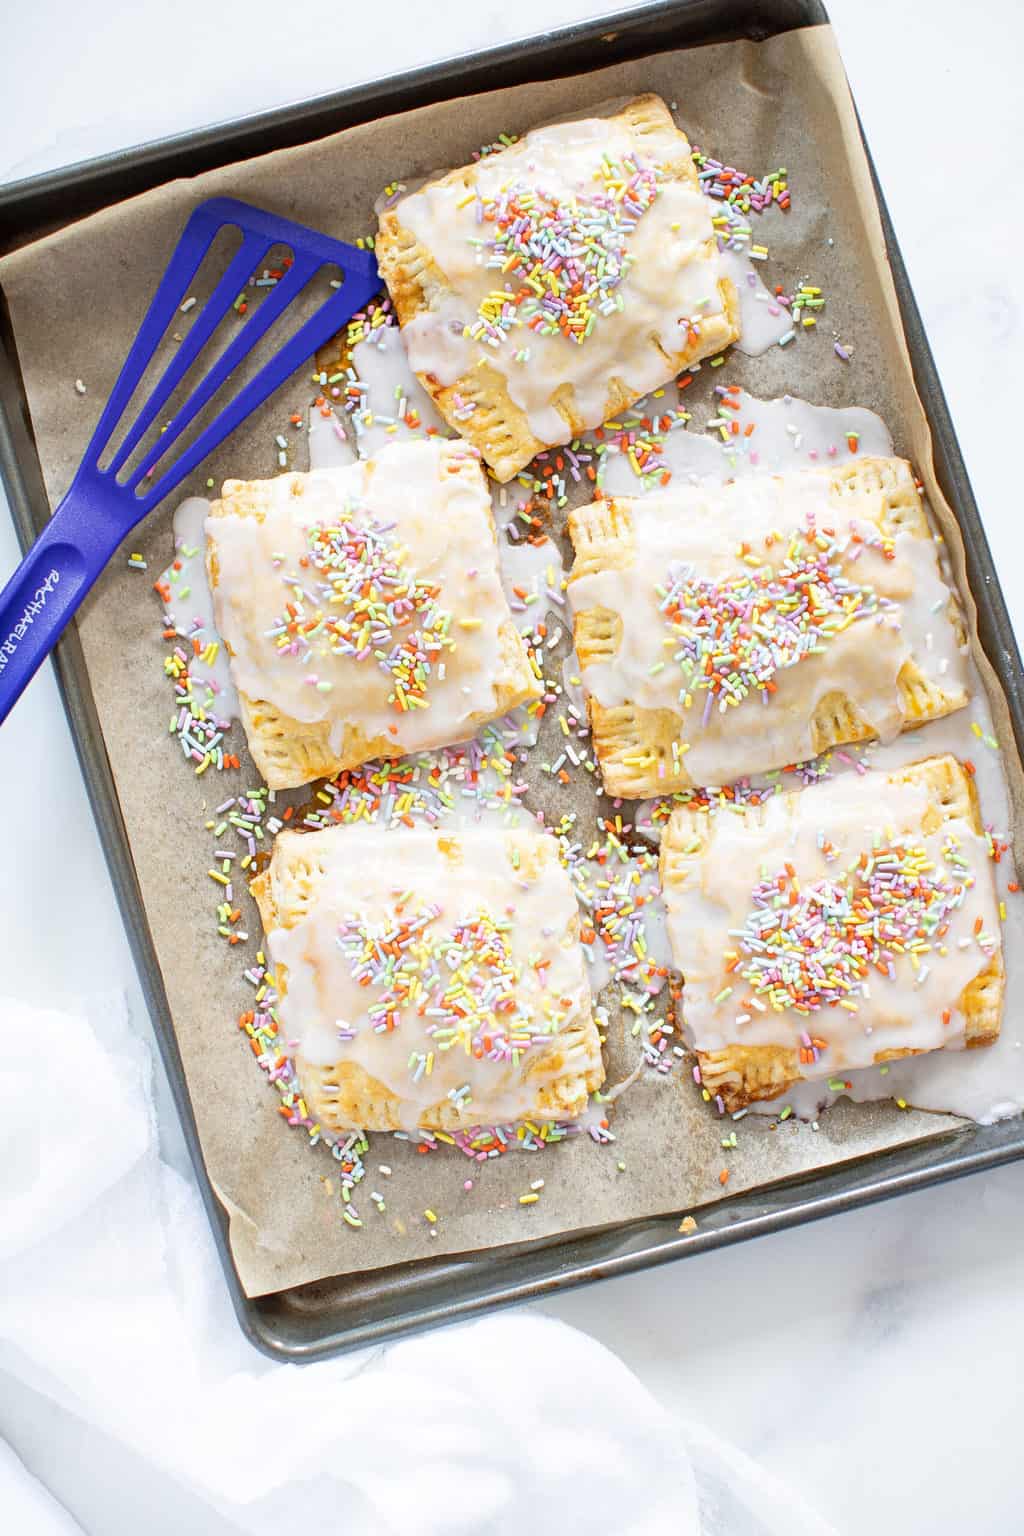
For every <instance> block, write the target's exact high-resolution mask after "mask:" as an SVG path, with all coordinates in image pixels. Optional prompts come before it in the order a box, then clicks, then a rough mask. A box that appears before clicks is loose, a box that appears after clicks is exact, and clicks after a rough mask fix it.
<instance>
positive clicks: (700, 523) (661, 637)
mask: <svg viewBox="0 0 1024 1536" xmlns="http://www.w3.org/2000/svg"><path fill="white" fill-rule="evenodd" d="M827 492H828V481H827V478H826V476H825V475H824V474H820V473H815V472H805V473H800V474H792V475H785V476H777V477H773V478H771V479H769V478H767V477H759V478H758V479H756V480H753V479H751V480H741V481H736V482H734V483H733V484H731V485H728V486H726V487H724V488H722V489H720V490H719V489H715V488H713V487H689V486H680V487H679V489H678V490H676V489H670V490H669V491H667V492H664V493H662V494H660V495H652V496H648V497H646V498H645V499H644V500H643V501H640V502H636V503H634V504H633V507H632V515H633V525H634V531H633V539H634V545H635V555H634V559H633V561H632V563H631V565H629V566H628V567H627V568H626V569H624V570H604V571H599V572H596V573H593V574H588V575H583V576H580V577H578V578H575V579H573V580H571V581H570V583H569V596H570V600H571V603H572V607H573V610H574V612H576V613H579V612H582V611H585V610H588V609H591V608H604V609H609V610H611V611H612V612H614V613H617V614H618V615H619V617H620V619H621V621H622V636H621V640H620V643H619V647H618V650H617V652H616V654H615V656H614V658H613V659H612V660H611V661H608V662H597V663H592V664H591V665H590V666H588V667H586V668H585V669H584V671H583V680H584V685H585V687H586V688H587V689H588V690H589V692H590V693H591V694H592V695H593V697H595V698H596V699H597V700H598V702H599V703H600V704H602V705H603V706H605V707H613V706H615V705H618V704H623V703H627V702H632V703H634V704H636V705H638V706H639V707H640V708H642V709H645V710H669V711H671V712H672V713H673V714H675V715H676V716H677V717H678V719H679V721H680V734H681V742H685V743H686V744H687V751H686V754H685V759H684V762H685V768H686V771H687V774H688V775H689V777H690V779H691V782H693V783H695V784H729V783H732V782H733V781H734V780H736V779H739V778H741V777H743V776H744V775H745V774H749V773H752V772H755V771H760V772H763V771H766V770H768V769H772V768H782V767H785V766H786V765H787V764H791V763H797V762H802V761H804V760H806V759H807V758H810V757H812V756H813V755H814V745H813V740H812V735H811V721H812V718H813V716H814V712H815V709H816V707H817V705H818V703H819V701H820V700H821V699H822V698H823V697H824V696H825V695H827V694H829V693H831V692H833V691H835V690H838V691H840V692H842V693H843V694H844V695H846V696H847V697H848V698H850V699H851V700H852V701H853V702H854V704H855V705H856V707H857V708H858V709H859V710H860V711H861V712H862V713H863V715H864V716H865V717H866V719H867V720H868V721H869V722H870V723H871V725H872V727H873V729H874V731H875V733H876V735H878V736H879V737H881V738H882V739H887V738H891V737H893V736H895V735H896V734H898V732H899V731H900V729H901V727H902V725H903V721H904V715H903V707H902V700H901V696H900V692H899V690H898V688H897V677H898V674H899V671H900V669H901V667H902V665H903V663H904V661H905V660H906V659H907V657H908V655H913V657H914V659H915V660H916V661H917V662H918V664H919V665H920V666H921V668H922V670H923V671H924V672H925V673H926V674H927V675H928V676H929V677H931V678H933V679H934V681H936V682H937V683H940V684H942V685H943V686H945V687H950V688H951V687H953V686H954V685H956V684H962V682H963V660H962V657H961V655H960V653H959V650H958V647H957V645H956V639H955V634H954V631H953V628H952V625H951V624H950V622H949V619H948V615H947V605H948V602H949V589H948V587H947V586H946V584H945V583H944V582H943V580H942V577H941V575H940V573H939V568H938V562H937V558H936V553H935V549H934V546H933V544H932V543H931V541H930V540H925V539H916V538H914V537H913V536H912V535H910V534H907V533H899V534H897V536H896V539H895V541H894V558H893V559H891V560H889V559H886V558H884V557H883V555H882V553H881V552H880V551H879V550H878V549H876V548H870V547H868V546H867V544H865V543H860V542H856V536H857V535H864V536H865V537H868V536H870V532H871V525H870V524H868V523H867V522H860V523H858V522H857V521H856V520H855V519H851V518H850V517H849V515H848V512H847V510H846V509H844V511H843V513H842V514H840V513H839V512H838V511H837V509H835V508H834V507H830V506H829V503H828V494H827ZM855 506H856V503H851V507H850V510H851V511H852V510H855ZM841 518H842V520H841ZM810 522H813V523H814V524H815V525H816V526H817V527H818V528H819V529H834V531H835V541H834V542H835V546H836V556H835V562H836V564H837V565H839V567H840V568H841V570H842V572H843V574H844V576H845V577H847V578H848V579H849V580H851V581H854V582H856V583H858V584H859V585H861V586H863V587H866V588H868V589H870V590H871V591H872V592H874V593H876V594H877V595H878V597H879V598H880V599H884V600H886V602H887V604H888V605H889V606H885V607H882V608H881V609H880V610H879V611H878V612H876V613H870V614H868V615H866V616H865V617H863V618H860V619H857V620H855V621H854V622H853V623H852V624H850V625H849V627H848V628H846V629H845V630H843V631H841V632H840V633H839V634H837V635H835V636H834V637H833V638H831V639H830V640H828V641H827V642H826V643H825V645H824V649H823V650H822V651H821V653H820V654H817V655H812V656H808V657H806V658H804V659H803V660H801V661H799V662H798V663H797V664H796V665H795V666H790V667H787V668H782V669H780V670H779V671H777V672H776V673H775V675H774V678H773V682H774V685H775V688H776V692H775V693H774V694H773V695H772V696H771V698H770V699H768V700H767V701H766V700H765V698H764V696H763V695H762V694H761V693H760V692H759V691H758V692H751V693H750V694H748V696H747V697H746V698H744V699H743V700H742V701H741V702H740V703H739V704H738V705H734V706H730V707H728V708H722V707H721V706H719V705H718V704H717V703H715V704H714V706H713V707H710V706H709V708H708V710H707V711H706V710H705V706H706V705H707V703H708V698H709V696H708V694H707V693H706V692H703V691H698V690H697V689H694V690H693V691H692V693H690V694H689V695H688V694H687V681H688V678H689V673H686V672H684V671H683V669H682V668H681V667H680V665H679V664H678V663H677V662H676V661H675V660H674V659H673V654H674V651H675V649H676V642H675V639H674V637H673V634H672V632H671V630H670V629H669V628H668V626H667V625H666V622H665V617H664V615H663V614H662V612H661V611H660V608H659V602H660V598H659V594H658V591H657V585H658V584H662V585H663V584H664V583H665V582H666V580H667V576H668V572H669V570H670V568H672V567H673V566H675V565H683V566H686V567H689V568H692V569H693V571H694V572H695V574H696V576H697V577H698V578H700V579H704V580H708V581H714V582H721V581H723V580H726V579H728V578H730V577H734V576H742V575H745V574H749V571H750V566H749V563H748V562H747V561H745V560H744V558H743V555H742V554H741V552H740V551H741V546H745V547H746V548H748V549H750V550H752V552H753V554H754V555H755V556H757V557H758V559H759V560H761V559H763V560H764V561H765V562H766V563H770V564H771V565H772V566H773V567H774V568H776V569H777V568H778V567H779V566H780V565H781V564H782V562H783V560H784V559H785V557H786V554H787V550H788V549H789V545H790V538H791V536H792V535H793V534H794V533H797V532H799V531H802V530H804V529H805V528H806V527H807V526H808V524H809V523H810ZM773 534H775V535H779V534H781V538H777V539H776V540H775V541H774V542H773V543H772V544H771V546H770V547H767V546H766V543H765V540H766V538H768V537H770V536H771V535H773ZM652 668H660V670H654V671H652ZM687 697H689V699H690V703H689V705H687V704H686V703H685V700H686V698H687Z"/></svg>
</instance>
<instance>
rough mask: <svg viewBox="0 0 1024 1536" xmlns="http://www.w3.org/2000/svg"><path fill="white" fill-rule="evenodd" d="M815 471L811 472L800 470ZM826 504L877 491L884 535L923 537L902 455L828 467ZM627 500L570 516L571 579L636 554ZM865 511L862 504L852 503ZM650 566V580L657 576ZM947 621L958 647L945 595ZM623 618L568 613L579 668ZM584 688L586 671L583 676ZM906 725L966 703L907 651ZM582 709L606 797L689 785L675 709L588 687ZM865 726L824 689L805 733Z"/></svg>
mask: <svg viewBox="0 0 1024 1536" xmlns="http://www.w3.org/2000/svg"><path fill="white" fill-rule="evenodd" d="M808 473H815V471H808ZM828 476H829V502H830V504H831V505H832V506H833V507H834V508H835V509H836V511H837V512H841V511H842V509H843V508H844V506H845V505H846V504H847V503H849V502H852V501H853V499H854V498H859V497H861V496H863V495H864V494H865V493H868V494H871V493H874V494H875V495H877V498H878V500H877V519H876V520H877V521H878V523H879V526H881V527H882V528H883V530H884V531H885V532H887V533H891V534H896V533H900V532H902V533H907V534H910V535H911V536H912V537H914V538H917V539H931V537H932V534H931V530H930V528H929V526H928V519H927V517H926V515H925V511H924V507H923V506H922V503H921V498H920V495H919V493H918V490H917V487H916V485H915V482H914V477H913V472H912V471H911V469H910V466H909V464H907V463H906V462H905V461H904V460H902V459H882V458H863V459H855V460H852V461H851V462H849V463H847V464H843V465H841V466H838V467H836V468H834V469H830V470H829V471H828ZM632 505H633V502H632V500H631V499H630V498H618V499H609V500H605V501H595V502H592V503H591V504H589V505H587V506H584V507H580V508H577V509H576V510H574V511H572V512H570V513H569V536H570V538H571V539H572V544H573V549H574V551H575V555H576V559H575V562H574V565H573V569H572V574H571V576H570V578H569V580H570V585H571V583H572V582H573V581H575V580H577V579H579V578H580V577H582V576H586V575H590V574H593V573H595V572H598V571H615V570H624V569H626V568H627V567H628V566H631V565H632V564H633V562H634V559H635V548H634V541H633V521H632ZM858 515H859V516H864V515H865V513H864V508H863V506H862V505H861V506H860V507H858ZM660 577H661V573H660V572H658V573H656V575H655V577H654V579H660ZM949 620H950V622H951V623H952V625H953V628H954V631H955V633H956V637H957V642H958V644H960V645H963V644H964V643H965V640H966V632H965V630H964V626H963V618H962V615H961V613H960V609H959V605H958V604H957V602H956V599H955V598H954V597H952V596H951V597H950V603H949ZM621 638H622V620H621V618H620V617H619V615H618V614H617V613H614V612H612V611H611V610H610V609H607V608H589V609H585V610H583V611H582V612H579V613H577V614H576V617H575V621H574V639H575V644H576V652H577V655H578V656H579V659H580V664H581V666H582V667H583V668H584V669H585V668H586V667H588V666H590V665H591V664H593V663H595V662H601V661H609V660H611V659H612V658H613V657H614V656H615V654H616V652H617V650H618V648H619V645H620V643H621ZM583 682H584V687H586V676H585V674H584V678H583ZM897 686H898V689H899V693H900V697H901V701H902V705H903V711H904V715H905V722H904V726H903V729H904V730H912V729H914V728H915V727H917V726H920V725H926V724H927V723H928V722H929V721H930V720H938V719H940V718H941V717H942V716H943V715H948V714H952V713H953V711H954V710H957V709H961V708H962V707H963V706H964V705H965V704H966V703H967V693H966V691H965V690H964V689H963V688H961V687H955V688H953V687H948V688H942V687H940V686H939V685H938V684H937V683H936V682H935V681H934V680H933V679H930V678H928V677H927V676H926V675H925V674H924V672H923V671H922V669H921V667H920V665H919V664H918V662H917V661H916V660H915V659H914V658H913V657H908V658H907V660H906V661H905V663H904V664H903V667H902V668H901V670H900V673H899V677H898V679H897ZM587 709H588V713H589V716H590V724H591V729H592V732H593V738H594V750H595V752H596V753H597V757H598V761H599V762H600V765H601V777H602V780H603V782H604V787H605V790H606V791H607V793H608V794H610V795H614V796H621V797H622V798H623V799H643V798H644V797H645V796H648V795H666V794H673V793H675V792H676V791H677V790H682V789H691V788H693V787H694V786H693V780H692V779H691V778H690V776H689V774H688V773H687V771H686V766H685V764H686V759H685V756H683V755H681V754H680V752H679V744H680V739H681V728H682V726H683V723H684V722H683V721H682V720H681V719H680V716H679V715H677V714H676V713H675V712H674V711H672V710H668V709H664V710H655V709H641V708H640V707H638V706H637V705H635V704H632V703H629V702H626V703H623V704H618V705H614V706H611V707H606V706H603V705H602V704H600V703H599V702H598V701H597V700H596V699H594V698H593V697H592V696H590V695H589V694H588V698H587ZM873 735H874V731H873V730H872V728H871V726H870V724H869V723H868V721H867V720H865V719H864V716H863V714H862V713H861V712H860V711H859V710H858V709H857V708H856V706H855V704H854V702H853V700H851V699H849V698H847V697H846V696H844V695H843V694H842V693H839V692H833V693H829V694H826V695H825V696H824V697H823V698H822V699H821V700H820V701H819V703H818V707H817V709H816V710H815V711H814V714H813V716H812V718H811V737H812V741H813V750H814V753H815V754H818V753H821V752H826V751H828V750H829V749H830V748H833V747H838V746H843V745H850V744H852V743H855V742H860V741H870V740H871V739H872V737H873Z"/></svg>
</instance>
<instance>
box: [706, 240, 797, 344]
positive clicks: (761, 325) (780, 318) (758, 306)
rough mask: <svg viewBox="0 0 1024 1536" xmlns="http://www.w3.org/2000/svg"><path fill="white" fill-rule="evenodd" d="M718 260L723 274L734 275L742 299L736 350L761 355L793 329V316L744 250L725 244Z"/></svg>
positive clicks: (733, 279)
mask: <svg viewBox="0 0 1024 1536" xmlns="http://www.w3.org/2000/svg"><path fill="white" fill-rule="evenodd" d="M719 260H720V262H721V264H722V273H723V276H725V277H729V278H731V279H732V284H733V287H734V288H735V289H736V297H737V299H738V300H739V306H740V334H739V339H738V340H737V341H736V342H735V343H734V345H735V347H736V350H737V352H743V353H745V354H746V356H747V357H760V356H761V354H762V353H764V352H767V351H768V349H769V347H774V346H776V345H777V343H778V341H779V339H780V337H782V336H785V335H787V334H788V333H789V332H790V331H791V330H792V329H793V317H792V315H791V314H790V312H789V310H788V309H787V308H786V307H785V305H784V304H780V303H779V301H778V299H777V298H776V297H775V295H774V294H772V293H769V291H768V289H767V288H766V287H765V285H764V283H763V282H762V281H761V274H760V272H758V271H757V269H756V267H755V266H754V263H753V262H752V261H751V259H750V257H749V256H747V255H746V254H745V253H744V252H743V251H735V250H730V249H729V248H728V247H726V249H725V250H723V251H721V252H720V253H719Z"/></svg>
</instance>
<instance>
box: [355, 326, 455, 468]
mask: <svg viewBox="0 0 1024 1536" xmlns="http://www.w3.org/2000/svg"><path fill="white" fill-rule="evenodd" d="M351 364H352V368H353V370H354V371H355V373H356V376H357V378H358V382H359V386H360V388H361V390H362V397H361V399H360V401H359V403H358V405H357V406H356V409H355V410H354V411H353V412H352V414H351V421H352V425H353V427H354V429H355V434H356V444H357V447H358V451H359V457H360V458H368V457H369V456H370V455H371V454H374V453H377V452H379V450H380V449H381V448H383V447H384V446H385V445H386V444H387V443H390V442H394V441H395V440H396V439H398V440H401V439H402V438H404V437H406V436H407V435H409V434H412V435H413V436H422V435H423V434H424V433H427V432H436V433H439V434H440V435H441V436H443V437H448V436H450V435H451V432H450V428H449V427H448V425H447V423H446V422H445V421H444V420H443V419H442V418H441V417H440V416H439V415H438V413H437V410H436V408H435V406H434V402H433V400H431V398H430V396H429V395H428V394H427V392H426V390H425V389H424V388H423V385H422V384H421V383H420V381H419V379H418V378H417V377H416V375H415V374H414V373H413V371H412V368H411V367H410V365H409V359H408V356H407V354H406V350H405V346H404V344H403V341H402V336H401V332H400V331H399V329H398V327H397V325H379V326H377V327H376V329H375V330H371V332H370V333H369V335H368V336H367V337H366V338H365V339H364V340H362V341H358V342H356V344H355V346H354V347H353V348H352V355H351Z"/></svg>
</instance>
